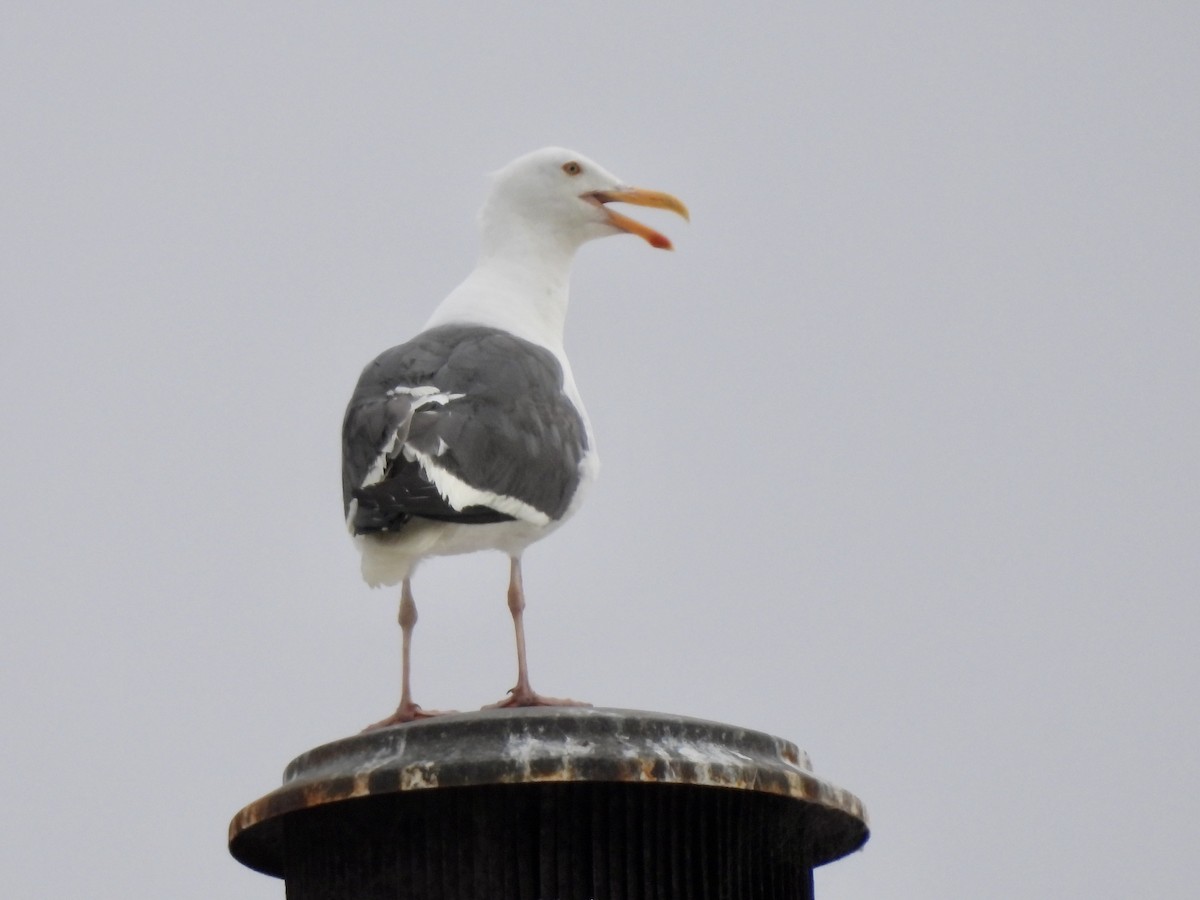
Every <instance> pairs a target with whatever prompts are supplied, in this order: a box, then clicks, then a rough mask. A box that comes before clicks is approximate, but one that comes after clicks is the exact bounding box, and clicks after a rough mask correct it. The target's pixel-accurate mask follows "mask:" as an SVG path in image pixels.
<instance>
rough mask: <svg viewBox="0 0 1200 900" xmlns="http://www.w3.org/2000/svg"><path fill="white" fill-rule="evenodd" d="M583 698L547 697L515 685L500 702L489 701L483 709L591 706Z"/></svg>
mask: <svg viewBox="0 0 1200 900" xmlns="http://www.w3.org/2000/svg"><path fill="white" fill-rule="evenodd" d="M591 705H592V704H590V703H585V702H584V701H582V700H568V699H567V698H565V697H545V696H543V695H541V694H539V693H537V692H536V691H534V690H533V689H532V688H521V687H519V686H518V687H515V688H513V689H512V690H511V691H509V692H508V696H507V697H505V698H504V699H503V700H501V701H500V702H499V703H489V704H488V705H487V706H485V707H483V709H512V708H514V707H517V706H591Z"/></svg>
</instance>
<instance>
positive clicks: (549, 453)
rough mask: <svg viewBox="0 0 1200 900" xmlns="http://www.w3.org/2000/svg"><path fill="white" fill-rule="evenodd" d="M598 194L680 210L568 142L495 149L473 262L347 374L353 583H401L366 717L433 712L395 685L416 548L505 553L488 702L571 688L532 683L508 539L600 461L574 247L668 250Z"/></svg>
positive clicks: (566, 509) (435, 552) (544, 524)
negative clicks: (382, 695)
mask: <svg viewBox="0 0 1200 900" xmlns="http://www.w3.org/2000/svg"><path fill="white" fill-rule="evenodd" d="M611 202H621V203H632V204H636V205H639V206H649V207H657V208H659V209H665V210H670V211H672V212H675V213H678V214H679V215H680V216H683V217H684V218H685V219H686V218H687V217H688V212H687V208H686V207H685V206H684V205H683V203H681V202H680V201H679V200H677V199H676V198H675V197H672V196H671V195H670V194H665V193H661V192H659V191H650V190H644V189H641V188H634V187H629V186H628V185H626V184H625V183H624V182H623V181H621V180H620V179H618V178H617V177H616V176H614V175H612V174H611V173H609V172H607V171H606V170H604V169H603V168H601V167H600V166H598V165H597V164H596V163H594V162H592V161H591V160H590V159H588V158H586V157H585V156H583V155H581V154H579V153H575V152H573V151H570V150H564V149H562V148H559V147H548V148H545V149H542V150H537V151H534V152H533V153H530V154H527V155H525V156H522V157H520V158H519V159H516V160H514V161H513V162H511V163H509V164H508V165H507V166H505V167H504V168H503V169H501V170H500V171H499V172H497V173H496V174H495V176H494V180H493V184H492V188H491V192H490V194H489V196H488V198H487V201H486V202H485V204H484V207H483V210H482V211H481V213H480V217H479V218H480V228H481V238H482V240H481V252H480V255H479V260H478V263H477V265H476V267H475V269H474V271H473V272H471V274H470V275H469V276H467V278H466V280H465V281H463V282H462V284H460V285H459V286H458V287H457V288H455V289H454V290H453V291H451V293H450V294H449V296H447V297H446V299H444V300H443V301H442V302H441V304H440V305H439V306H438V307H437V308H436V310H435V311H434V313H433V316H432V317H431V318H430V319H429V321H428V322H427V323H426V325H425V329H424V330H423V331H422V332H421V333H420V334H418V335H417V336H416V337H414V338H413V339H412V340H410V341H408V342H407V343H404V344H401V345H399V346H398V347H393V348H392V349H390V350H387V351H385V352H383V353H382V354H380V355H379V356H378V357H376V358H375V359H374V360H373V361H372V362H371V363H370V364H368V365H367V367H366V368H365V369H364V370H363V373H362V376H361V377H360V378H359V381H358V385H357V387H355V389H354V394H353V396H352V397H351V399H350V403H349V405H348V407H347V409H346V416H345V420H344V422H343V425H342V499H343V504H344V511H345V515H346V524H347V526H348V528H349V529H350V533H351V534H352V535H353V536H354V540H355V542H356V543H357V545H358V548H359V550H360V551H361V553H362V573H363V578H364V579H365V580H366V582H367V583H368V584H369V585H371V586H372V587H378V586H382V585H388V586H391V585H397V584H399V585H401V589H400V615H399V622H400V629H401V684H400V704H399V706H398V707H397V708H396V711H395V712H394V713H393V714H392V715H390V716H388V717H387V718H386V719H384V720H383V721H381V722H377V723H375V725H372V726H369V727H370V728H378V727H383V726H387V725H394V724H399V723H402V722H408V721H412V720H413V719H417V718H421V717H424V716H429V715H434V714H435V713H433V712H432V711H427V710H422V709H421V707H420V706H418V705H417V704H416V703H414V702H413V699H412V693H411V689H410V684H409V681H410V678H409V673H410V650H411V642H412V632H413V627H414V626H415V625H416V622H417V608H416V604H415V602H414V600H413V593H412V583H411V582H412V575H413V571H414V570H415V568H416V566H417V564H418V563H419V562H420V561H421V560H423V559H425V558H426V557H430V556H445V555H451V554H458V553H470V552H473V551H476V550H493V549H494V550H500V551H502V552H504V553H506V554H507V555H508V557H509V560H510V562H509V583H508V608H509V610H510V612H511V613H512V618H513V627H514V629H515V631H516V643H517V683H516V686H515V687H513V688H512V690H510V691H509V692H508V695H507V696H506V697H505V699H503V700H501V701H500V702H499V703H496V704H493V706H496V707H505V706H539V705H560V704H574V702H575V701H571V700H559V699H555V698H553V697H545V696H542V695H541V694H538V693H536V692H535V691H534V690H533V688H532V687H531V686H530V683H529V671H528V667H527V665H526V657H525V631H524V626H523V622H522V615H523V611H524V609H525V596H524V591H523V589H522V585H521V554H522V552H523V551H524V550H525V548H526V547H528V546H529V545H530V544H532V543H533V542H534V541H537V540H540V539H541V538H543V537H545V536H546V535H548V534H549V533H550V532H552V531H554V530H555V529H556V528H558V527H559V526H560V525H561V524H562V523H563V522H565V521H566V520H567V519H568V518H569V517H570V516H571V515H572V514H573V513H574V512H575V511H576V510H577V509H578V508H579V505H580V502H581V501H582V499H583V496H584V493H585V492H586V488H587V486H588V485H589V483H590V482H591V481H592V480H593V479H594V478H595V477H596V472H597V469H598V466H599V461H598V458H597V456H596V449H595V443H594V441H593V439H592V432H591V426H590V425H589V423H588V417H587V412H586V411H585V410H584V408H583V402H582V401H581V400H580V397H579V391H578V389H577V388H576V386H575V378H574V376H573V375H572V374H571V365H570V363H569V362H568V360H567V355H566V352H565V351H564V350H563V328H564V324H565V320H566V314H567V294H568V281H569V277H570V270H571V263H572V260H573V259H574V256H575V251H576V250H578V249H579V247H580V246H582V245H583V244H584V243H586V242H587V241H589V240H592V239H593V238H600V237H605V236H608V235H613V234H620V233H629V234H635V235H637V236H639V237H641V238H643V239H644V240H645V241H647V242H648V243H649V244H650V245H651V246H653V247H658V248H660V249H666V250H669V249H671V242H670V241H669V240H667V238H666V237H664V236H663V235H661V234H659V233H658V232H657V231H654V230H653V229H651V228H648V227H647V226H645V225H643V224H641V223H640V222H636V221H634V220H633V219H630V218H628V217H626V216H623V215H621V214H620V213H617V212H615V211H614V210H612V209H610V208H608V207H607V206H606V204H608V203H611Z"/></svg>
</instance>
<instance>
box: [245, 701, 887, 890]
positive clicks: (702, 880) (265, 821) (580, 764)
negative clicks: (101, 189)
mask: <svg viewBox="0 0 1200 900" xmlns="http://www.w3.org/2000/svg"><path fill="white" fill-rule="evenodd" d="M867 836H868V829H867V821H866V813H865V811H864V809H863V806H862V803H861V802H860V801H859V800H858V799H857V798H856V797H854V796H853V795H852V794H849V793H847V792H846V791H843V790H841V789H839V788H836V787H833V786H832V785H830V784H828V783H827V782H824V781H821V780H820V779H818V778H817V777H816V776H814V775H813V773H812V768H811V765H810V764H809V762H808V759H807V757H806V756H805V755H804V754H802V753H801V752H800V751H799V750H798V749H797V748H796V746H795V745H794V744H791V743H789V742H787V741H784V740H781V739H779V738H775V737H771V736H769V735H766V734H763V733H761V732H757V731H748V730H746V729H742V728H736V727H734V726H731V725H722V724H719V723H715V722H706V721H701V720H698V719H689V718H684V717H681V716H670V715H663V714H659V713H643V712H630V711H626V710H612V709H579V708H556V709H545V708H537V709H514V710H502V711H489V712H482V713H471V714H465V715H453V716H444V717H439V718H435V719H427V720H423V721H420V722H414V723H410V724H407V725H401V726H398V727H394V728H387V729H382V730H380V731H375V732H369V733H367V734H362V735H358V736H356V737H352V738H347V739H345V740H341V741H337V742H335V743H332V744H327V745H325V746H323V747H318V748H316V749H315V750H311V751H309V752H308V753H305V754H304V755H302V756H300V757H298V758H297V759H295V760H294V761H293V762H292V763H291V765H289V766H288V768H287V771H286V772H285V773H284V783H283V786H282V787H280V788H279V789H277V790H275V791H273V792H271V793H270V794H267V795H266V796H265V797H263V798H261V799H260V800H257V801H255V802H254V803H251V804H250V805H249V806H247V807H246V808H245V809H243V810H242V811H241V812H239V813H238V814H237V815H236V816H235V817H234V819H233V822H232V823H231V824H230V827H229V850H230V852H231V853H232V854H233V855H234V857H236V858H237V859H238V860H239V861H240V862H242V863H244V864H245V865H247V866H249V867H250V868H252V869H256V870H258V871H260V872H265V873H266V874H269V875H274V876H277V877H281V878H283V879H284V881H285V884H286V886H287V897H288V898H289V900H349V898H355V900H375V898H385V897H386V898H389V900H395V898H413V900H485V898H486V900H675V898H681V900H709V898H712V900H717V898H720V900H808V898H811V897H812V870H813V868H814V867H815V866H820V865H823V864H824V863H827V862H832V861H833V860H835V859H838V858H840V857H842V856H845V855H846V854H848V853H851V852H853V851H854V850H857V849H858V848H859V847H861V846H862V845H863V843H864V842H865V841H866V840H867Z"/></svg>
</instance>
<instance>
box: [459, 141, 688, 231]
mask: <svg viewBox="0 0 1200 900" xmlns="http://www.w3.org/2000/svg"><path fill="white" fill-rule="evenodd" d="M610 203H630V204H633V205H635V206H649V207H654V208H656V209H666V210H670V211H671V212H674V213H677V214H678V215H680V216H682V217H683V218H684V219H687V218H688V211H687V207H686V206H684V205H683V203H682V202H681V201H679V200H678V199H676V198H675V197H673V196H671V195H670V194H665V193H663V192H661V191H651V190H646V189H645V188H637V187H631V186H630V185H628V184H626V183H625V182H624V181H622V180H621V179H619V178H617V177H616V176H615V175H613V174H612V173H611V172H609V171H607V170H606V169H604V168H603V167H601V166H600V165H598V164H597V163H595V162H593V161H592V160H590V159H588V158H587V157H586V156H584V155H583V154H581V153H576V152H575V151H573V150H565V149H563V148H562V147H546V148H544V149H542V150H535V151H534V152H532V153H528V154H526V155H525V156H522V157H519V158H518V159H515V160H513V161H512V162H511V163H509V164H508V165H507V166H505V167H504V168H502V169H500V170H499V171H498V172H496V173H495V174H494V175H493V182H492V191H491V194H490V195H489V196H488V199H487V202H486V203H485V205H484V207H483V211H482V212H481V213H480V219H481V222H482V224H483V229H484V234H485V239H488V240H490V241H491V242H493V243H509V242H511V241H512V240H513V239H514V238H525V239H527V240H529V241H531V242H536V243H541V242H542V241H544V240H547V239H549V240H552V241H554V242H555V243H558V244H560V245H561V244H565V245H566V247H567V248H569V250H570V251H572V252H573V251H574V250H575V249H577V248H578V247H579V246H580V245H582V244H583V243H585V242H587V241H590V240H592V239H594V238H599V237H606V236H608V235H613V234H622V233H627V234H635V235H637V236H638V237H640V238H642V239H643V240H645V241H646V242H647V243H649V244H650V246H652V247H658V248H659V249H662V250H670V249H672V248H671V242H670V241H669V240H668V239H667V238H666V237H665V236H664V235H662V234H660V233H659V232H657V231H655V230H654V229H653V228H650V227H648V226H646V225H643V224H642V223H641V222H637V221H635V220H633V219H631V218H629V217H628V216H625V215H622V214H621V213H619V212H616V211H615V210H613V209H610V208H609V206H608V204H610Z"/></svg>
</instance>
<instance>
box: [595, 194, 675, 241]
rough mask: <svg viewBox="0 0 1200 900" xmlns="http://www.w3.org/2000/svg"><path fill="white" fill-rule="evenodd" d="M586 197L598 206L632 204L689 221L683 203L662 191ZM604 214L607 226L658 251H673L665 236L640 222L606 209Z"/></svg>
mask: <svg viewBox="0 0 1200 900" xmlns="http://www.w3.org/2000/svg"><path fill="white" fill-rule="evenodd" d="M586 197H587V199H589V200H592V201H594V202H595V203H598V204H604V203H632V204H634V205H635V206H650V207H653V208H655V209H666V210H670V211H671V212H673V213H676V214H678V215H680V216H682V217H683V218H684V219H685V220H686V221H689V222H690V221H691V217H690V216H689V215H688V209H687V207H686V206H684V205H683V201H681V200H679V199H678V198H676V197H672V196H671V195H670V194H664V193H663V192H662V191H648V190H645V189H643V188H634V187H628V188H617V189H615V190H611V191H594V192H592V193H590V194H587V195H586ZM605 212H606V213H608V221H609V224H611V225H613V226H615V227H616V228H620V229H621V230H622V231H628V232H629V233H630V234H636V235H637V236H638V237H640V238H642V240H644V241H646V243H648V244H649V245H650V246H651V247H657V248H658V249H660V250H672V249H674V248H673V247H672V246H671V242H670V241H669V240H668V239H667V238H666V236H665V235H662V234H659V233H658V232H657V231H655V230H654V229H653V228H650V227H648V226H646V225H643V224H642V223H641V222H637V221H634V220H633V219H631V218H629V217H628V216H623V215H621V214H620V213H618V212H613V211H612V210H611V209H606V210H605Z"/></svg>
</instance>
